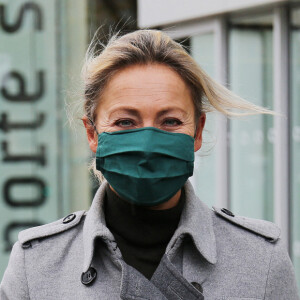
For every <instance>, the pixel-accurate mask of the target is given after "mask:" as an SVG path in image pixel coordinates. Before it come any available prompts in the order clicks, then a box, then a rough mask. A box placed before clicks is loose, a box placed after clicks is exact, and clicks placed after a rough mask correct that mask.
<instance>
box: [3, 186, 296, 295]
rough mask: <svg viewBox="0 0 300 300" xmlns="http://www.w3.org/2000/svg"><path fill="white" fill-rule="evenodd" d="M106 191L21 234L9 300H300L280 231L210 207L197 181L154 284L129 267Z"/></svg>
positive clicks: (6, 284) (10, 271)
mask: <svg viewBox="0 0 300 300" xmlns="http://www.w3.org/2000/svg"><path fill="white" fill-rule="evenodd" d="M106 185H107V183H106V182H105V183H103V184H102V185H101V187H100V188H99V190H98V192H97V193H96V195H95V198H94V200H93V203H92V205H91V208H90V210H89V211H88V212H84V211H79V212H76V213H74V214H71V215H69V216H68V217H66V218H65V219H62V220H58V221H56V222H54V223H51V224H48V225H43V226H39V227H35V228H31V229H28V230H25V231H22V232H20V234H19V240H18V242H16V244H15V245H14V247H13V250H12V253H11V257H10V260H9V264H8V267H7V269H6V272H5V274H4V277H3V280H2V283H1V286H0V299H1V300H6V299H9V300H18V299H22V300H26V299H34V300H48V299H110V300H113V299H120V298H121V299H140V300H142V299H158V300H159V299H188V300H192V299H205V300H211V299H214V300H216V299H219V300H221V299H223V300H225V299H231V300H234V299H235V300H238V299H244V300H250V299H253V300H254V299H256V300H258V299H268V300H284V299H286V300H296V299H299V298H298V296H297V288H296V282H295V275H294V271H293V267H292V264H291V261H290V259H289V257H288V254H287V251H286V249H285V246H284V245H283V243H282V240H281V239H280V230H279V229H278V227H277V226H276V225H274V224H272V223H270V222H266V221H260V220H254V219H249V218H244V217H239V216H234V215H233V214H231V213H230V212H229V211H226V210H224V209H223V210H220V209H217V208H214V210H211V209H209V208H208V207H207V206H206V205H205V204H204V203H202V202H201V201H200V200H199V199H198V198H197V197H196V195H195V194H194V191H193V188H192V186H191V184H190V183H189V182H187V183H186V185H185V186H184V188H185V192H186V204H185V207H184V210H183V212H182V216H181V220H180V223H179V226H178V228H177V230H176V232H175V233H174V235H173V237H172V239H171V240H170V242H169V244H168V246H167V248H166V251H165V255H164V256H163V258H162V260H161V262H160V265H159V266H158V268H157V270H156V271H155V273H154V275H153V277H152V278H151V280H150V281H149V280H147V279H146V278H145V277H144V276H143V275H141V274H140V273H139V272H138V271H136V270H135V269H134V268H132V267H130V266H129V265H127V264H126V263H125V262H124V261H123V259H122V256H121V253H120V250H119V249H118V247H117V245H116V243H115V242H114V237H113V235H112V234H111V232H110V231H109V230H108V228H107V227H106V225H105V218H104V214H103V209H102V204H103V199H104V195H105V186H106ZM95 239H99V242H98V243H96V245H97V247H95Z"/></svg>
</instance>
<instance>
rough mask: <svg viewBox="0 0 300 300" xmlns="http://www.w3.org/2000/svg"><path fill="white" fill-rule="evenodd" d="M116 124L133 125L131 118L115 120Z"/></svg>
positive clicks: (122, 125)
mask: <svg viewBox="0 0 300 300" xmlns="http://www.w3.org/2000/svg"><path fill="white" fill-rule="evenodd" d="M116 125H117V126H121V127H130V126H133V125H134V124H133V122H132V121H131V120H119V121H117V122H116Z"/></svg>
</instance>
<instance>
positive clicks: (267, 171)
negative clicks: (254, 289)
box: [229, 16, 273, 220]
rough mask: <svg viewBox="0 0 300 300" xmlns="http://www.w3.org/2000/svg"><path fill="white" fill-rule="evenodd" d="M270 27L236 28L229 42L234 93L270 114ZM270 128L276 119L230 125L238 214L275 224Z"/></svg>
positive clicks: (250, 22)
mask: <svg viewBox="0 0 300 300" xmlns="http://www.w3.org/2000/svg"><path fill="white" fill-rule="evenodd" d="M262 21H263V22H262ZM270 21H272V20H271V19H270V17H269V16H266V17H264V18H263V17H259V18H256V19H251V18H247V19H244V20H241V21H238V22H235V23H234V24H232V28H231V30H230V36H229V39H230V40H229V55H230V56H229V67H230V70H229V76H230V86H231V89H232V90H233V91H234V92H235V93H237V94H238V95H240V96H242V97H244V98H245V99H247V100H248V101H251V102H253V103H255V104H258V105H261V106H265V107H268V108H272V97H273V95H272V90H273V86H272V85H273V75H272V74H273V65H272V62H273V51H272V44H273V36H272V23H271V22H270ZM272 126H273V119H272V117H271V116H262V115H259V116H254V117H253V116H252V117H247V118H243V119H241V120H233V121H231V122H230V129H231V130H230V137H231V142H230V147H231V149H230V169H231V171H230V176H231V177H230V179H231V180H230V182H231V186H230V188H231V190H230V193H231V195H230V196H231V197H230V199H231V206H232V209H233V210H234V212H235V213H237V214H242V215H246V216H248V217H253V218H259V219H266V220H272V219H273V128H272Z"/></svg>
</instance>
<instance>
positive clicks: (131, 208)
mask: <svg viewBox="0 0 300 300" xmlns="http://www.w3.org/2000/svg"><path fill="white" fill-rule="evenodd" d="M184 202H185V197H184V192H183V191H182V193H181V197H180V200H179V202H178V204H177V205H176V206H175V207H172V208H170V209H165V210H152V209H149V208H147V207H142V206H137V205H134V204H131V203H129V202H127V201H125V200H123V199H121V198H120V197H119V196H118V195H116V194H115V193H114V192H113V191H112V190H111V189H110V188H109V186H108V187H107V189H106V198H105V202H104V213H105V219H106V225H107V227H108V228H109V229H110V231H111V232H112V234H113V235H114V237H115V240H116V242H117V245H118V247H119V249H120V251H121V253H122V256H123V259H124V261H125V262H126V263H127V264H128V265H130V266H132V267H134V268H135V269H137V270H138V271H139V272H141V273H142V274H143V275H144V276H145V277H146V278H148V279H150V278H151V277H152V275H153V273H154V271H155V269H156V268H157V266H158V265H159V262H160V260H161V258H162V256H163V255H164V253H165V249H166V247H167V245H168V243H169V241H170V239H171V237H172V236H173V234H174V232H175V230H176V228H177V226H178V223H179V220H180V216H181V212H182V209H183V206H184Z"/></svg>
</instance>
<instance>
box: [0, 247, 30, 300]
mask: <svg viewBox="0 0 300 300" xmlns="http://www.w3.org/2000/svg"><path fill="white" fill-rule="evenodd" d="M24 256H25V253H24V249H22V247H21V245H20V243H19V242H16V243H15V244H14V246H13V249H12V252H11V255H10V258H9V262H8V266H7V269H6V270H5V273H4V276H3V279H2V282H1V285H0V299H1V300H12V299H14V300H21V299H22V300H27V299H30V297H29V290H28V284H27V279H26V270H25V257H24Z"/></svg>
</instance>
